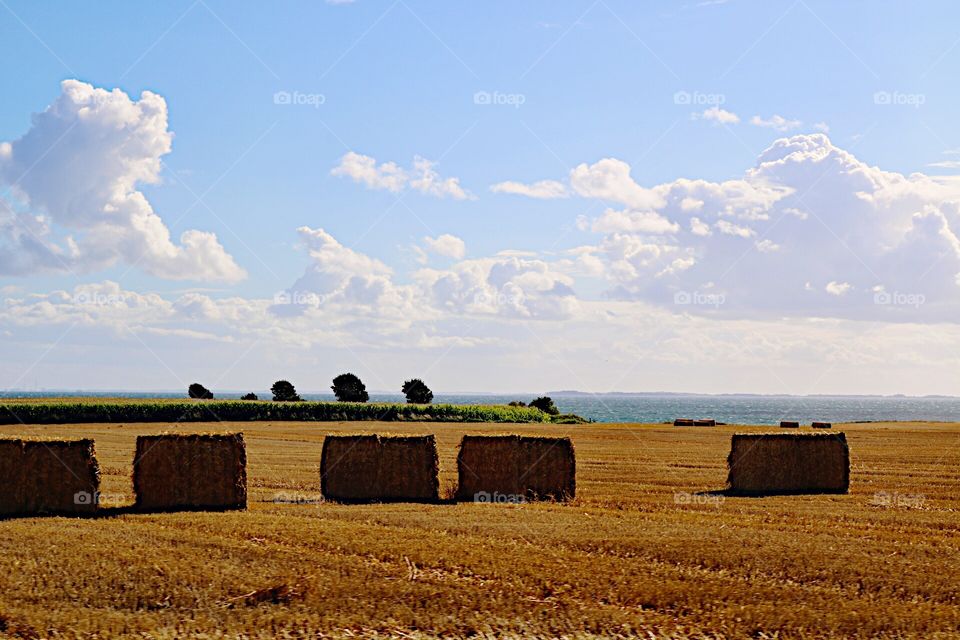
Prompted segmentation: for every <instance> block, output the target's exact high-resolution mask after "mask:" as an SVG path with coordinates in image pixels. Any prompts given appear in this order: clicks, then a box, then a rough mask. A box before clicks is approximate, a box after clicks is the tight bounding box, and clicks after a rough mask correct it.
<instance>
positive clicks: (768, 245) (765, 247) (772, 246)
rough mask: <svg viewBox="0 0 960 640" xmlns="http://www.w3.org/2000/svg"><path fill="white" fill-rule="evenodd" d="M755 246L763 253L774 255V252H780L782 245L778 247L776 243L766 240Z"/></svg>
mask: <svg viewBox="0 0 960 640" xmlns="http://www.w3.org/2000/svg"><path fill="white" fill-rule="evenodd" d="M754 246H755V247H756V248H757V251H759V252H761V253H773V252H774V251H780V245H778V244H777V243H776V242H773V241H771V240H766V239H764V240H760V241H759V242H756V243H754Z"/></svg>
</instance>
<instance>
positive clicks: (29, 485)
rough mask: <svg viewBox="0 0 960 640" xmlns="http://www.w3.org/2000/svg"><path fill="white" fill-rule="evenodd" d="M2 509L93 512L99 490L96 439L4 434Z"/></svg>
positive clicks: (0, 455) (0, 459) (0, 463)
mask: <svg viewBox="0 0 960 640" xmlns="http://www.w3.org/2000/svg"><path fill="white" fill-rule="evenodd" d="M0 486H2V487H3V488H4V490H3V491H0V514H2V515H16V514H24V515H26V514H37V513H62V514H83V513H92V512H93V511H95V510H96V507H97V497H98V495H99V491H100V465H99V464H98V463H97V456H96V451H95V450H94V446H93V440H22V439H4V440H0Z"/></svg>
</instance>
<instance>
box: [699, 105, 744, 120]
mask: <svg viewBox="0 0 960 640" xmlns="http://www.w3.org/2000/svg"><path fill="white" fill-rule="evenodd" d="M699 117H700V118H702V119H704V120H710V121H711V122H716V123H718V124H737V123H738V122H740V116H738V115H737V114H735V113H733V112H732V111H727V110H725V109H721V108H720V107H718V106H713V107H710V108H709V109H705V110H704V111H703V113H701V114H700V115H699Z"/></svg>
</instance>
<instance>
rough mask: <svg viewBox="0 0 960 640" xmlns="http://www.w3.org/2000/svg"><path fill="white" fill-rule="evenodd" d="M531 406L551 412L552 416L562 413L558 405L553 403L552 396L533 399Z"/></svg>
mask: <svg viewBox="0 0 960 640" xmlns="http://www.w3.org/2000/svg"><path fill="white" fill-rule="evenodd" d="M530 406H531V407H533V408H534V409H540V411H543V412H544V413H549V414H550V415H551V416H555V415H559V414H560V409H557V405H555V404H553V400H551V399H550V396H540V397H539V398H537V399H535V400H531V401H530Z"/></svg>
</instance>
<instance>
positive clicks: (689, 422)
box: [673, 418, 693, 427]
mask: <svg viewBox="0 0 960 640" xmlns="http://www.w3.org/2000/svg"><path fill="white" fill-rule="evenodd" d="M673 426H675V427H692V426H693V419H692V418H677V419H676V420H674V421H673Z"/></svg>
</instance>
